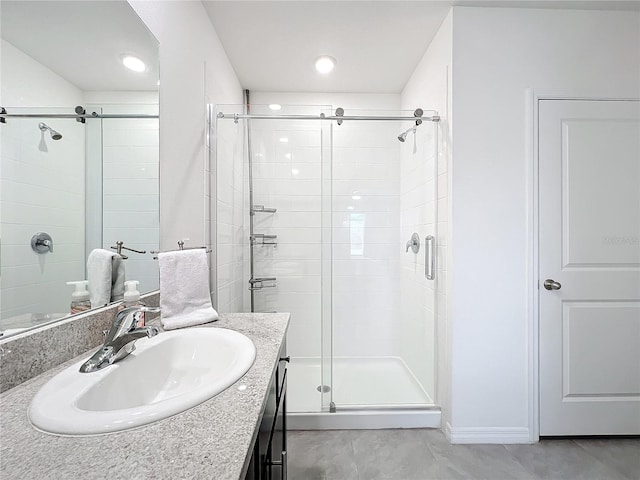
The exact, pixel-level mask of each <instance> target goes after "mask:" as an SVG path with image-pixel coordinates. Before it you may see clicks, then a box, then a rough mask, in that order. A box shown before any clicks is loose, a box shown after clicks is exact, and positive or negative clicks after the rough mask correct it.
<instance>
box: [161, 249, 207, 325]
mask: <svg viewBox="0 0 640 480" xmlns="http://www.w3.org/2000/svg"><path fill="white" fill-rule="evenodd" d="M158 262H159V264H160V308H161V310H162V313H161V320H162V326H163V327H164V328H165V330H172V329H174V328H182V327H190V326H192V325H200V324H202V323H207V322H213V321H214V320H217V319H218V312H216V311H215V310H214V309H213V306H212V305H211V294H210V293H209V265H208V263H207V252H206V250H205V249H204V248H202V249H193V250H181V251H175V252H163V253H159V254H158Z"/></svg>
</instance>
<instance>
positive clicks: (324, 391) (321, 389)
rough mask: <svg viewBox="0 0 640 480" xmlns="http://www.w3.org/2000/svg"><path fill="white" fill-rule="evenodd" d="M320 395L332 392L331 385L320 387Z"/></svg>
mask: <svg viewBox="0 0 640 480" xmlns="http://www.w3.org/2000/svg"><path fill="white" fill-rule="evenodd" d="M316 390H318V391H319V392H320V393H329V392H330V391H331V387H330V386H329V385H318V388H316Z"/></svg>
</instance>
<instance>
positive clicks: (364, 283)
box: [332, 111, 436, 410]
mask: <svg viewBox="0 0 640 480" xmlns="http://www.w3.org/2000/svg"><path fill="white" fill-rule="evenodd" d="M349 114H350V115H354V116H379V117H384V116H403V117H411V116H412V115H413V111H411V112H397V111H393V112H389V111H356V112H354V111H349ZM435 128H436V127H435V124H434V123H433V122H430V121H429V122H423V123H421V124H420V125H416V123H415V122H413V121H403V122H399V121H357V120H352V121H349V122H346V121H345V122H344V123H343V124H342V125H340V126H334V127H333V176H332V185H333V191H332V193H333V195H332V225H333V246H332V273H333V282H332V284H333V285H332V286H333V302H332V303H333V305H332V324H333V352H332V356H333V386H332V392H333V401H334V403H335V405H336V408H337V409H338V410H340V409H347V408H351V409H363V408H378V409H379V408H389V407H393V408H397V407H421V406H427V405H431V404H433V392H434V387H435V380H434V371H435V351H434V350H435V347H434V345H435V321H434V319H435V318H436V314H435V291H436V290H435V280H427V279H426V278H425V261H426V260H427V259H426V257H425V254H426V252H427V249H426V248H425V247H426V245H425V238H426V237H427V236H434V237H435V233H436V196H435V191H436V188H435V185H436V174H435V161H436V151H435V135H434V133H435ZM413 233H416V234H417V238H419V241H420V244H419V246H418V248H417V249H416V251H415V252H414V250H412V249H411V248H409V249H408V250H407V247H406V246H407V241H409V240H410V238H411V236H412V234H413Z"/></svg>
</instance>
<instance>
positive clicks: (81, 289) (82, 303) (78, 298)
mask: <svg viewBox="0 0 640 480" xmlns="http://www.w3.org/2000/svg"><path fill="white" fill-rule="evenodd" d="M67 285H75V286H76V289H75V291H74V292H73V293H72V294H71V310H70V313H71V315H75V314H76V313H82V312H86V311H87V310H91V300H90V294H89V290H87V286H88V285H89V281H88V280H79V281H77V282H67Z"/></svg>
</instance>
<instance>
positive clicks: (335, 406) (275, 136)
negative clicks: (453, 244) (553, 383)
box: [215, 105, 437, 413]
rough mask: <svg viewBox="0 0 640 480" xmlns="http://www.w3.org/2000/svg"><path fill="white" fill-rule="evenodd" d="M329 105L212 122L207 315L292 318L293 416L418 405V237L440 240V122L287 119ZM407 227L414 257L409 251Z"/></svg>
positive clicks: (421, 382)
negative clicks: (211, 305)
mask: <svg viewBox="0 0 640 480" xmlns="http://www.w3.org/2000/svg"><path fill="white" fill-rule="evenodd" d="M334 110H335V109H334V108H333V107H329V106H295V107H291V106H282V110H280V111H279V112H278V115H277V116H274V115H275V114H274V112H273V111H270V110H269V108H268V107H267V106H260V105H258V106H256V105H253V106H252V108H251V113H252V114H253V115H259V116H261V117H264V116H267V115H270V116H271V118H251V119H244V118H236V119H235V121H233V120H229V119H228V118H218V119H217V121H216V128H215V139H216V152H217V155H216V157H217V164H216V194H215V197H216V202H217V214H216V215H217V219H216V222H215V224H216V228H217V233H216V236H217V241H216V243H217V255H216V270H217V275H216V279H217V293H218V299H217V307H218V309H219V310H220V311H221V312H226V311H239V310H241V311H250V309H251V305H253V308H254V311H256V312H273V311H279V312H290V313H291V322H290V326H289V332H288V338H287V348H288V353H289V355H290V356H291V363H290V366H289V382H288V409H289V411H290V412H292V413H313V412H330V411H336V410H340V409H367V408H398V407H424V406H429V405H432V404H433V398H434V391H435V323H436V322H435V319H436V318H437V312H436V303H437V302H436V300H435V298H436V287H435V285H436V281H437V280H434V279H431V280H428V279H427V278H426V277H425V272H426V270H425V268H426V263H429V262H430V261H432V260H430V259H429V258H427V257H426V256H425V253H426V251H427V249H426V245H425V239H426V238H427V237H432V238H435V237H436V236H437V208H436V207H437V148H436V145H437V142H436V132H437V126H436V123H434V122H431V121H424V122H423V123H421V124H419V125H416V121H415V120H404V121H396V120H393V121H391V120H388V121H360V120H353V119H351V120H345V121H344V122H342V123H341V124H340V125H338V124H337V122H335V121H329V120H321V119H315V120H310V119H300V118H292V117H291V116H295V115H315V116H319V115H320V114H324V115H325V116H332V115H333V114H334ZM217 111H218V112H222V113H224V114H234V113H237V114H242V113H243V107H242V106H220V105H219V106H217ZM413 113H414V112H413V111H410V112H399V111H393V112H389V111H350V112H349V115H350V116H384V117H395V116H402V117H409V118H411V117H412V116H413ZM429 114H430V113H429V112H427V113H425V115H429ZM282 116H287V117H288V118H281V117H282ZM414 127H415V128H414ZM247 136H250V138H251V142H250V144H251V148H250V150H249V151H247V144H248V142H247V141H246V137H247ZM239 172H241V175H242V176H241V177H240V178H239V177H238V173H239ZM239 189H240V190H241V191H242V196H241V198H242V201H241V202H240V201H239V200H238V195H237V192H238V190H239ZM240 205H241V207H240ZM239 208H241V209H242V213H238V212H239V210H238V209H239ZM414 232H415V233H416V234H417V235H418V238H419V239H420V246H419V248H418V250H417V252H415V253H414V251H413V250H412V249H409V250H408V251H407V250H406V244H407V241H408V240H409V239H410V238H411V236H412V234H413V233H414ZM432 251H433V253H434V254H435V251H436V249H435V248H433V249H432ZM433 261H435V260H433ZM425 262H426V263H425ZM238 277H241V278H242V281H241V282H238V281H237V278H238ZM436 279H437V277H436ZM251 296H253V302H251Z"/></svg>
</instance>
